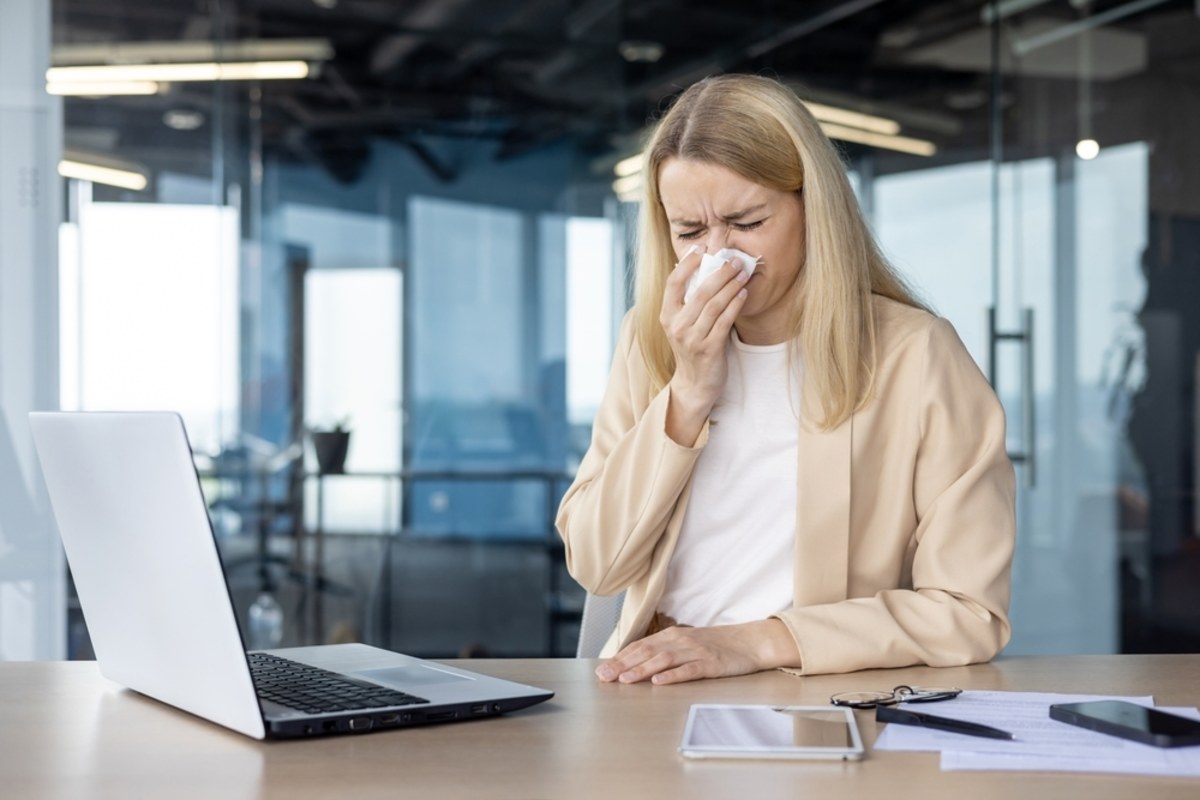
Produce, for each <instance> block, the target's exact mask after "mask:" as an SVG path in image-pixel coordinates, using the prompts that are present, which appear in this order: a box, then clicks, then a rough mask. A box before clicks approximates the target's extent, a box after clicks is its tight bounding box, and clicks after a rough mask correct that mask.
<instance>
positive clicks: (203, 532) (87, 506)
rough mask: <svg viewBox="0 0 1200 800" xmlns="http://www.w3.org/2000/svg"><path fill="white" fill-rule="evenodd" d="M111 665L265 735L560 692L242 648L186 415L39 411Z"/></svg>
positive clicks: (350, 657)
mask: <svg viewBox="0 0 1200 800" xmlns="http://www.w3.org/2000/svg"><path fill="white" fill-rule="evenodd" d="M30 425H31V427H32V429H33V438H34V444H35V446H36V448H37V453H38V457H39V459H40V461H41V465H42V474H43V475H44V476H45V479H46V487H47V488H48V489H49V492H50V502H51V505H52V506H53V508H54V515H55V517H56V518H57V520H58V528H59V532H60V534H61V535H62V540H63V546H64V548H65V550H66V554H67V561H68V563H69V564H70V566H71V571H72V574H73V576H74V579H75V586H76V589H77V590H78V593H79V601H80V604H81V605H82V607H83V613H84V617H85V618H86V620H87V624H88V631H89V632H90V634H91V637H92V644H93V646H94V648H95V651H96V660H97V661H98V662H99V665H100V671H101V673H102V674H103V675H104V676H105V677H107V678H109V679H111V680H113V681H116V682H117V683H120V684H122V685H124V686H127V687H129V688H130V689H134V690H136V691H138V692H141V693H142V694H145V695H149V696H150V697H153V698H155V699H157V700H161V701H162V702H164V703H169V704H170V705H172V706H175V707H176V708H180V709H182V710H184V711H188V712H190V713H192V714H195V715H197V716H200V717H203V718H205V719H207V720H211V721H212V722H215V723H217V724H219V725H224V726H226V727H228V728H232V729H233V730H236V731H239V732H241V733H244V734H246V735H247V736H253V737H254V738H256V739H264V738H292V737H304V736H318V735H322V734H331V733H351V732H355V733H357V732H365V731H371V730H380V729H385V728H394V727H401V726H406V725H418V724H422V723H430V722H449V721H454V720H466V719H475V718H479V717H489V716H494V715H496V714H501V713H504V712H506V711H514V710H516V709H520V708H525V707H527V706H531V705H533V704H535V703H540V702H542V701H543V700H547V699H549V698H550V697H552V696H553V693H552V692H549V691H546V690H545V689H539V688H536V687H533V686H525V685H522V684H519V683H512V682H509V681H504V680H500V679H498V678H490V677H487V676H485V675H480V674H478V673H474V672H468V671H466V670H461V669H455V668H453V667H449V666H445V665H442V664H437V663H434V662H428V661H423V660H421V659H418V658H412V657H409V656H404V655H400V654H399V653H393V652H390V651H388V650H380V649H378V648H375V647H370V646H368V645H364V644H342V645H325V646H315V647H295V648H284V649H278V650H265V651H255V652H250V653H247V652H246V650H245V648H244V647H243V645H242V639H241V635H240V633H239V626H238V620H237V615H236V614H235V613H234V608H233V602H232V600H231V598H230V594H229V587H228V584H226V582H225V573H224V571H223V569H222V567H221V559H220V555H219V553H218V550H217V545H216V540H215V539H214V537H213V530H212V526H211V525H210V523H209V517H208V510H207V507H206V505H205V501H204V496H203V494H202V493H201V490H200V482H199V478H198V476H197V473H196V468H195V465H194V463H193V461H192V453H191V447H190V446H189V444H188V439H187V433H186V432H185V430H184V426H183V420H182V419H180V417H179V416H178V415H177V414H173V413H135V412H130V413H87V412H82V413H70V412H34V413H32V414H30Z"/></svg>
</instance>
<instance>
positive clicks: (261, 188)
mask: <svg viewBox="0 0 1200 800" xmlns="http://www.w3.org/2000/svg"><path fill="white" fill-rule="evenodd" d="M189 65H190V66H189ZM48 67H53V70H52V71H51V72H49V73H48V74H47V72H46V69H47V68H48ZM731 71H744V72H757V73H762V74H768V75H773V76H778V77H780V78H782V79H783V80H786V81H787V82H789V83H791V84H792V85H794V86H795V87H796V89H797V91H798V92H799V93H800V94H801V96H802V97H804V98H805V99H806V100H808V101H810V102H811V103H812V104H813V108H814V110H815V111H816V112H817V114H818V116H819V117H820V118H822V119H823V120H824V121H825V124H826V125H827V130H828V132H829V134H830V135H831V136H832V137H833V138H834V139H835V140H836V143H837V144H838V145H839V147H840V148H841V149H842V152H843V153H844V156H845V162H846V168H847V170H848V171H849V173H850V175H851V178H852V180H853V182H854V185H855V187H856V190H857V191H858V193H859V196H860V199H861V202H862V204H863V206H864V208H865V209H866V211H867V213H868V215H869V217H870V220H871V222H872V224H873V227H874V229H875V231H876V232H877V234H878V236H879V238H880V241H881V243H882V245H883V247H884V249H885V250H886V252H887V254H888V255H889V256H890V257H891V258H892V259H893V260H894V261H895V262H896V263H897V264H898V266H899V267H900V268H901V269H902V270H903V271H904V272H905V273H906V274H907V275H908V276H909V277H910V278H911V279H912V280H913V281H914V283H915V284H916V285H917V286H918V287H919V288H920V289H921V290H922V291H923V292H924V294H925V296H926V297H927V298H928V299H929V300H930V301H931V302H932V304H933V305H934V306H935V307H936V308H937V309H938V311H939V312H940V313H941V314H942V315H944V316H946V317H948V318H949V319H950V320H951V321H952V322H953V323H954V324H955V326H956V327H957V329H958V331H959V333H960V335H961V336H962V338H963V340H964V341H965V342H966V344H967V347H968V348H969V349H970V351H971V353H972V354H973V355H974V356H975V358H976V359H977V360H978V362H979V364H980V367H981V369H983V370H984V371H985V372H986V373H987V374H989V375H990V376H991V377H992V379H993V381H994V383H995V385H996V387H997V390H998V392H999V394H1000V396H1001V398H1002V400H1003V401H1004V403H1005V406H1006V408H1007V411H1008V415H1009V424H1010V436H1009V439H1010V450H1011V452H1012V455H1013V458H1014V460H1015V461H1016V462H1017V473H1018V478H1019V480H1020V485H1021V491H1020V497H1019V520H1020V530H1019V545H1018V550H1017V556H1016V563H1015V569H1014V577H1013V580H1014V586H1013V589H1014V591H1013V597H1014V600H1013V609H1012V613H1013V624H1014V629H1015V635H1014V638H1013V641H1012V644H1011V645H1010V646H1009V648H1008V650H1007V652H1008V653H1011V654H1029V653H1112V652H1146V651H1197V650H1200V505H1198V504H1197V502H1196V500H1197V493H1198V489H1200V471H1198V470H1197V464H1196V454H1197V451H1198V449H1200V397H1198V395H1197V376H1198V373H1200V256H1198V254H1200V159H1198V158H1197V157H1196V154H1195V142H1196V141H1197V139H1198V138H1200V4H1198V3H1196V2H1193V1H1191V0H1189V1H1188V2H1184V1H1183V0H1177V1H1175V2H1167V1H1164V0H1095V2H1091V1H1089V0H1003V1H1002V2H979V0H946V1H943V2H913V1H910V0H851V1H850V2H806V3H800V2H780V1H779V0H746V1H743V2H737V3H734V2H728V0H700V1H697V0H686V1H685V0H645V1H644V2H633V0H155V2H145V0H53V2H48V0H3V2H2V3H0V403H2V409H3V412H4V413H3V414H2V415H0V483H2V486H3V501H2V502H0V658H8V659H14V658H30V657H39V658H44V657H63V656H69V657H88V655H89V652H90V650H89V643H88V639H87V633H86V624H85V621H84V619H83V617H82V615H81V613H80V610H79V608H78V606H77V604H76V603H75V602H74V600H73V599H72V598H73V594H72V591H71V587H70V585H69V578H68V576H67V571H66V567H65V565H64V564H63V561H62V558H61V555H60V553H59V548H58V543H57V538H56V535H55V531H54V526H53V522H52V520H51V517H50V516H49V511H48V508H47V505H46V500H45V497H44V494H43V491H42V490H41V488H40V479H38V478H37V471H36V464H35V461H34V458H33V454H32V449H31V444H30V441H29V434H28V431H27V425H26V422H25V413H26V412H27V411H28V410H29V409H31V408H49V407H59V406H60V407H62V408H66V409H164V408H165V409H175V410H178V411H180V412H181V413H182V414H183V416H184V418H185V420H186V422H187V425H188V427H189V430H190V433H191V436H192V444H193V447H194V449H195V451H196V460H197V466H198V469H199V471H200V474H201V475H202V478H203V482H204V487H205V490H206V495H207V499H208V502H209V506H210V513H211V515H212V518H213V522H214V528H215V530H216V533H217V537H218V541H219V543H220V546H221V548H222V552H223V555H224V558H225V561H226V565H227V569H228V573H229V578H230V581H231V586H232V587H233V590H234V599H235V602H236V604H237V606H238V611H239V614H240V615H241V617H242V620H243V625H244V630H245V632H246V635H247V636H248V637H249V638H251V639H252V640H253V641H251V642H250V643H251V644H256V643H259V644H262V643H272V642H274V641H276V640H278V641H281V642H282V643H283V644H285V645H293V644H303V643H315V642H322V641H340V640H345V639H361V640H364V641H367V642H371V643H376V644H380V645H384V646H389V647H393V648H396V649H401V650H404V651H406V652H411V653H414V654H418V655H425V656H433V657H439V656H455V655H460V654H490V655H499V656H507V655H513V656H516V655H522V656H530V655H569V654H571V653H573V652H574V647H575V637H576V632H577V628H578V613H579V608H580V605H581V600H582V595H581V592H580V590H579V588H578V587H577V586H575V585H574V584H573V583H572V581H571V580H570V578H569V577H568V576H567V575H566V573H565V571H564V570H563V569H562V566H561V560H562V554H561V549H560V547H559V546H558V544H557V537H556V535H555V534H554V532H553V530H552V517H553V512H554V510H555V508H556V505H557V502H558V499H559V497H560V496H561V494H562V492H563V490H564V488H565V486H566V485H567V483H569V481H570V478H571V475H572V472H573V470H574V468H575V466H576V465H577V464H578V462H579V459H580V458H581V456H582V454H583V452H584V450H585V449H586V447H587V444H588V440H589V436H590V423H591V419H592V417H593V415H594V413H595V410H596V408H597V405H598V403H599V400H600V396H601V392H602V390H603V386H604V383H605V380H606V373H607V367H608V360H609V357H610V355H611V351H612V347H613V344H614V332H615V330H616V328H617V326H618V324H619V320H620V318H621V315H622V314H623V312H624V310H625V309H626V307H627V304H628V297H629V290H630V286H631V281H630V257H631V245H632V235H633V221H634V219H635V215H636V199H635V198H636V187H637V185H638V182H639V181H640V180H641V176H640V175H639V174H638V173H637V169H636V167H634V166H631V162H630V161H628V160H627V159H629V158H630V157H631V156H634V155H636V154H637V152H638V151H639V148H640V144H641V141H642V136H643V134H644V132H645V130H646V126H647V123H648V121H650V120H652V119H653V118H654V117H655V116H656V115H657V114H659V113H660V112H661V110H662V109H663V108H664V107H665V104H666V103H667V102H668V100H669V99H670V98H671V97H672V96H673V95H674V94H676V93H677V92H678V91H679V90H681V89H682V88H683V87H686V86H687V85H689V84H690V83H692V82H693V81H695V80H697V79H699V78H702V77H704V76H706V75H711V74H715V73H719V72H731ZM56 171H57V173H58V174H55V172H56ZM963 422H964V424H970V421H968V420H964V421H963ZM315 431H321V432H325V433H332V434H339V433H343V432H348V450H347V451H346V453H347V454H346V458H345V460H344V462H343V463H342V464H340V465H339V464H337V463H331V462H329V461H325V462H323V463H322V462H319V461H318V459H317V454H316V448H315V447H314V442H315V439H316V437H314V435H313V432H315ZM330 443H331V444H332V446H333V447H334V448H336V447H337V445H338V443H339V439H338V436H337V435H333V436H325V437H322V447H324V446H325V445H327V444H330ZM342 444H345V440H342ZM333 455H334V456H336V453H334V454H333ZM335 460H336V459H335ZM164 535H170V532H169V531H164Z"/></svg>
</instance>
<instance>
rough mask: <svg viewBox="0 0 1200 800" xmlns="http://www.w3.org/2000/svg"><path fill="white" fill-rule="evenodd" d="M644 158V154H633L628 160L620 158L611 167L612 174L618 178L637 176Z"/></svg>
mask: <svg viewBox="0 0 1200 800" xmlns="http://www.w3.org/2000/svg"><path fill="white" fill-rule="evenodd" d="M645 157H646V156H645V154H644V153H634V154H633V155H631V156H629V157H628V158H622V159H621V160H620V161H618V162H617V163H616V164H615V165H614V166H613V174H614V175H616V176H617V177H618V178H625V177H628V176H629V175H636V174H638V173H639V172H641V171H642V160H643V159H644V158H645Z"/></svg>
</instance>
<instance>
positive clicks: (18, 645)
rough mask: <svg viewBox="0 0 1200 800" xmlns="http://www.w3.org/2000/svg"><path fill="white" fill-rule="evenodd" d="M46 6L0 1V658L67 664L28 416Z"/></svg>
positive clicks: (38, 339) (45, 319)
mask: <svg viewBox="0 0 1200 800" xmlns="http://www.w3.org/2000/svg"><path fill="white" fill-rule="evenodd" d="M50 35H51V34H50V0H2V2H0V660H18V659H51V658H62V657H64V655H65V652H66V610H65V608H66V591H65V584H66V580H65V575H64V567H63V558H62V552H61V548H60V545H59V540H58V533H57V529H56V527H55V525H54V522H53V517H52V515H51V513H50V510H49V506H48V503H47V500H46V496H45V490H44V488H43V486H42V480H41V475H40V472H39V471H38V468H37V462H36V459H35V456H34V452H33V442H32V439H31V437H30V433H29V422H28V413H29V412H30V411H31V410H33V409H48V408H55V407H56V406H57V403H58V249H57V246H56V240H57V230H58V221H59V217H60V213H59V206H60V204H61V194H62V192H61V182H60V179H59V177H58V175H57V163H58V157H59V154H60V153H61V151H62V113H61V105H60V103H59V102H58V101H57V99H53V98H51V97H49V96H48V95H47V94H46V92H45V72H46V68H47V67H48V66H49V60H50Z"/></svg>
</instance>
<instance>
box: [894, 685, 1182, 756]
mask: <svg viewBox="0 0 1200 800" xmlns="http://www.w3.org/2000/svg"><path fill="white" fill-rule="evenodd" d="M1086 700H1127V701H1129V702H1131V703H1137V704H1139V705H1143V706H1153V705H1154V698H1153V697H1149V696H1144V697H1111V696H1100V695H1083V694H1044V693H1034V692H963V693H962V694H961V695H959V696H958V697H956V698H955V699H953V700H947V701H945V702H938V703H922V704H918V705H914V706H912V708H914V709H916V710H920V711H922V712H925V713H929V714H933V715H935V716H939V717H950V718H952V719H960V720H967V721H970V722H980V723H983V724H984V725H991V726H993V727H996V728H1000V729H1001V730H1006V731H1008V732H1010V733H1012V734H1013V735H1014V736H1015V737H1016V738H1015V739H1014V740H1013V741H1005V740H1001V739H982V738H979V737H977V736H964V735H962V734H956V733H948V732H945V731H938V730H930V729H928V728H918V727H913V726H911V725H888V726H887V727H886V728H884V730H883V733H881V734H880V735H879V738H878V739H877V740H876V741H875V749H876V750H934V751H938V752H940V753H941V754H942V759H941V762H942V769H943V770H947V771H951V770H1022V771H1031V770H1032V771H1051V772H1108V773H1125V774H1131V775H1172V776H1178V777H1200V746H1198V747H1177V748H1162V747H1153V746H1151V745H1148V744H1140V743H1138V742H1131V741H1129V740H1127V739H1119V738H1117V737H1115V736H1109V735H1108V734H1103V733H1097V732H1096V731H1089V730H1086V729H1084V728H1080V727H1077V726H1075V725H1068V724H1067V723H1065V722H1059V721H1057V720H1053V719H1050V705H1051V704H1052V703H1078V702H1083V701H1086ZM1163 710H1164V711H1169V712H1171V713H1174V714H1179V715H1180V716H1185V717H1191V718H1193V719H1200V712H1198V711H1197V710H1196V709H1194V708H1187V709H1177V708H1166V709H1163Z"/></svg>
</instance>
